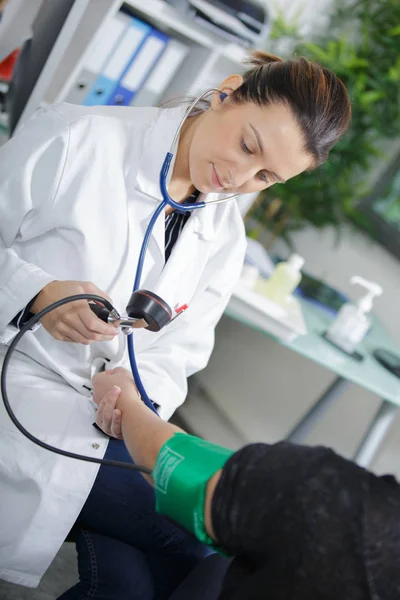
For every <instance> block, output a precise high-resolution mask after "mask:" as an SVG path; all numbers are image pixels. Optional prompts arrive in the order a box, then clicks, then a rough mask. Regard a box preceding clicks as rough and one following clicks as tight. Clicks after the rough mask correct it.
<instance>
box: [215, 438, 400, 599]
mask: <svg viewBox="0 0 400 600" xmlns="http://www.w3.org/2000/svg"><path fill="white" fill-rule="evenodd" d="M212 519H213V525H214V529H215V533H216V536H217V538H218V541H219V542H220V543H221V544H222V546H223V547H224V548H225V549H226V550H227V551H228V552H229V553H230V554H232V555H235V556H236V558H235V559H234V560H233V561H232V563H231V564H230V566H229V567H228V570H227V573H226V576H225V580H224V583H223V590H222V592H221V594H220V596H219V600H228V599H229V600H239V599H240V600H256V599H257V600H261V599H263V600H264V599H265V600H398V599H400V491H399V485H398V483H397V482H396V480H395V479H394V478H393V477H391V476H385V477H377V476H375V475H373V474H371V473H369V472H368V471H366V470H364V469H362V468H360V467H358V466H357V465H355V464H354V463H351V462H350V461H347V460H346V459H344V458H342V457H340V456H338V455H337V454H335V453H334V452H333V451H332V450H329V449H327V448H322V447H316V448H315V447H314V448H312V447H304V446H297V445H292V444H289V443H286V442H281V443H278V444H275V445H267V444H251V445H248V446H245V447H244V448H243V449H241V450H239V451H238V452H236V453H235V454H234V455H233V456H232V457H231V458H230V459H229V460H228V462H227V463H226V465H225V467H224V469H223V472H222V476H221V479H220V481H219V483H218V485H217V488H216V491H215V495H214V500H213V505H212ZM204 598H206V597H204ZM207 600H211V599H209V598H208V597H207Z"/></svg>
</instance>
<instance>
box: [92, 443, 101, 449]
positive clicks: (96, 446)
mask: <svg viewBox="0 0 400 600" xmlns="http://www.w3.org/2000/svg"><path fill="white" fill-rule="evenodd" d="M92 448H94V449H95V450H98V449H99V448H100V444H92Z"/></svg>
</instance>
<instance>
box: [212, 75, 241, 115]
mask: <svg viewBox="0 0 400 600" xmlns="http://www.w3.org/2000/svg"><path fill="white" fill-rule="evenodd" d="M242 83H243V77H242V76H241V75H230V76H229V77H227V79H225V80H224V81H223V82H222V83H221V84H220V85H219V86H218V89H219V90H220V91H219V92H215V94H214V95H213V97H212V100H211V107H212V108H214V109H216V108H218V107H220V106H221V104H222V103H223V102H224V100H225V99H226V98H227V97H228V96H230V94H232V92H234V91H235V90H236V89H237V88H238V87H239V86H241V85H242Z"/></svg>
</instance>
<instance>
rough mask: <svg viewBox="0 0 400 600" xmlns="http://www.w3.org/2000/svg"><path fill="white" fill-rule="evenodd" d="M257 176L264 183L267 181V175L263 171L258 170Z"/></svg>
mask: <svg viewBox="0 0 400 600" xmlns="http://www.w3.org/2000/svg"><path fill="white" fill-rule="evenodd" d="M258 178H259V179H261V181H263V182H264V183H269V177H268V175H267V174H266V172H265V171H259V173H258Z"/></svg>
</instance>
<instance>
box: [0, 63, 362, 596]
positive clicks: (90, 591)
mask: <svg viewBox="0 0 400 600" xmlns="http://www.w3.org/2000/svg"><path fill="white" fill-rule="evenodd" d="M225 94H226V96H225ZM209 99H210V104H209V107H208V108H207V109H205V110H199V111H197V112H195V113H194V114H193V115H192V116H191V117H190V118H188V119H187V120H186V122H185V125H184V127H183V129H182V131H181V135H180V138H179V146H178V150H177V152H176V160H175V163H174V165H173V169H172V176H171V177H170V180H169V185H168V191H169V193H170V195H171V196H172V197H173V198H174V199H175V200H177V201H179V202H184V201H185V200H187V199H188V198H189V197H190V198H191V197H192V196H193V194H194V195H195V197H196V195H198V194H201V195H202V196H201V197H202V199H203V198H204V200H205V201H208V200H210V199H213V198H215V197H217V196H216V195H217V194H228V195H231V194H232V193H235V194H236V193H237V194H241V193H249V192H257V191H261V190H262V189H265V188H266V187H269V186H271V185H273V184H274V183H275V182H284V181H286V180H287V179H289V178H291V177H294V176H296V175H298V174H300V173H302V172H303V171H306V170H308V169H312V168H314V167H316V166H318V165H319V164H320V163H321V162H322V161H324V160H325V159H326V158H327V156H328V152H329V150H330V149H331V147H332V146H333V145H334V144H335V143H336V141H337V140H338V139H339V138H340V136H341V135H342V134H343V133H344V131H345V130H346V128H347V126H348V123H349V120H350V101H349V98H348V95H347V92H346V90H345V88H344V86H343V84H342V83H341V82H340V81H339V80H338V79H337V78H336V77H335V75H334V74H333V73H331V72H329V71H327V70H326V69H323V68H322V67H320V66H319V65H315V64H312V63H310V62H308V61H307V60H306V59H297V60H289V61H281V60H280V59H278V58H276V57H272V56H269V55H264V54H262V53H257V54H256V55H255V56H254V60H253V63H252V66H251V69H250V70H249V71H248V72H247V73H246V74H245V75H244V78H242V77H241V76H239V75H233V76H230V77H228V78H227V79H226V80H225V81H224V82H222V83H221V85H220V92H215V93H214V94H212V95H211V96H210V98H209ZM184 111H185V108H175V109H156V108H126V109H125V108H118V107H90V108H88V107H82V106H72V105H67V104H64V105H60V106H56V107H52V108H49V109H46V110H42V111H38V113H37V114H36V116H35V117H34V118H33V119H31V120H30V121H29V122H28V123H27V124H26V125H25V126H24V127H23V128H22V129H21V130H20V131H19V132H18V133H17V135H16V136H15V137H14V138H12V139H11V140H10V141H9V142H8V143H7V144H6V145H5V146H4V147H2V148H1V150H0V243H1V245H0V335H1V341H2V344H3V345H2V346H0V355H1V356H4V354H5V352H6V346H7V343H8V342H9V340H10V339H11V338H12V337H13V336H14V335H15V333H16V327H18V326H20V324H21V323H23V322H24V320H26V318H27V316H29V313H30V312H33V313H35V312H38V311H40V310H41V309H43V308H44V307H46V306H47V305H49V304H50V303H52V302H54V301H56V300H58V299H60V298H63V297H66V296H69V295H71V294H79V293H82V292H86V293H98V294H100V295H102V296H105V297H110V298H111V299H112V302H113V304H114V306H115V307H116V308H117V309H119V310H120V311H121V312H122V311H123V310H124V307H125V306H126V303H127V301H128V299H129V297H130V293H131V289H132V283H133V276H134V272H135V269H136V264H137V260H138V254H139V250H140V246H141V242H142V239H143V235H144V231H145V229H146V226H147V224H148V222H149V219H150V216H151V214H152V213H153V211H154V209H155V208H156V206H157V204H158V203H159V202H160V200H161V195H160V191H159V185H158V178H159V172H160V169H161V165H162V162H163V160H164V157H165V155H166V153H167V152H168V150H169V148H170V145H171V142H172V139H173V137H174V135H175V131H176V129H177V127H178V125H179V123H180V121H181V119H182V116H183V114H184ZM203 195H204V196H203ZM191 201H193V199H191ZM244 247H245V236H244V228H243V222H242V219H241V216H240V213H239V210H238V208H237V205H236V203H235V201H232V200H231V201H229V202H226V203H224V204H214V205H211V206H209V207H207V208H205V209H204V210H203V209H201V210H198V211H193V213H192V214H191V215H190V217H189V218H187V219H185V218H184V217H180V216H179V215H178V213H176V214H175V213H173V214H171V213H170V211H167V214H166V219H165V222H163V221H162V220H161V219H159V220H158V222H157V224H156V226H155V229H154V233H153V235H152V237H151V240H150V245H149V252H148V255H147V257H146V261H145V265H144V271H143V278H142V287H145V288H147V289H150V290H153V291H154V292H156V293H157V294H158V295H159V296H161V297H162V298H164V299H165V300H166V301H167V302H168V304H169V305H170V306H172V307H176V306H179V305H182V304H185V303H186V304H188V305H189V308H188V310H187V311H186V312H185V313H184V314H183V315H181V316H180V317H179V318H178V319H176V320H174V321H173V322H172V324H170V325H168V326H167V327H166V328H165V329H163V330H161V331H160V332H159V333H149V332H147V331H145V330H144V329H140V330H138V331H137V332H136V333H135V347H136V352H137V357H138V366H139V371H140V373H141V376H142V379H143V383H144V386H145V388H146V390H147V393H148V395H149V397H150V398H151V399H152V400H153V402H154V403H155V404H156V405H157V407H158V412H159V414H160V416H161V417H162V418H163V419H168V418H169V417H170V416H171V414H172V413H173V412H174V410H175V409H176V408H177V406H179V405H180V404H181V403H182V402H183V401H184V398H185V394H186V379H187V377H188V376H189V375H191V374H192V373H194V372H196V371H197V370H199V369H201V368H203V367H204V366H205V365H206V363H207V360H208V357H209V355H210V352H211V349H212V345H213V333H214V327H215V325H216V323H217V321H218V320H219V318H220V316H221V314H222V312H223V310H224V308H225V306H226V304H227V302H228V299H229V296H230V293H231V291H232V288H233V286H234V284H235V282H236V280H237V279H238V276H239V274H240V270H241V265H242V261H243V255H244ZM121 337H122V334H120V335H118V334H117V331H116V330H115V329H114V328H113V326H112V325H108V324H105V323H103V322H102V321H100V320H99V319H98V318H97V317H96V316H95V315H94V314H93V313H92V311H91V310H90V308H89V307H88V304H87V302H86V301H82V302H74V303H71V304H69V305H65V306H62V307H60V308H59V309H57V310H55V311H53V312H51V313H50V314H49V315H47V316H46V317H44V318H43V319H42V327H40V328H39V329H38V330H37V331H36V332H32V333H30V334H28V335H26V336H25V337H24V340H23V342H22V343H21V345H20V346H19V352H17V353H16V355H15V358H14V359H13V361H12V364H11V365H10V371H9V374H10V375H9V386H8V387H9V396H10V398H11V399H12V401H13V407H14V410H15V411H16V414H17V416H18V417H19V419H20V420H21V421H22V423H23V425H24V426H25V427H26V428H27V429H28V430H30V431H31V432H32V433H33V434H34V435H36V436H37V437H39V438H41V439H43V440H45V441H46V442H48V443H50V444H52V445H54V446H58V447H61V448H63V449H66V450H70V451H74V452H78V453H81V454H89V455H92V456H95V457H99V458H100V457H102V456H104V455H105V456H106V457H107V458H109V459H123V457H124V456H125V458H126V460H128V459H129V457H128V455H127V453H126V449H125V446H124V445H123V443H122V442H121V441H119V440H116V439H112V440H109V439H108V438H107V437H106V436H105V435H104V434H103V433H102V432H100V431H97V430H96V429H94V428H93V426H92V424H93V421H94V419H95V416H94V409H93V406H92V403H91V401H90V397H91V385H92V384H91V378H92V376H93V374H94V373H95V372H97V371H99V370H101V369H102V368H103V367H104V366H105V365H106V364H107V365H109V366H117V365H128V361H127V356H126V352H125V344H124V340H123V339H122V340H121ZM106 429H107V432H109V429H111V433H112V432H113V431H114V432H115V431H116V429H118V423H116V424H115V423H112V422H111V423H110V424H109V425H108V426H107V428H106ZM0 465H1V466H0V497H1V504H2V509H1V511H0V577H1V578H3V579H6V580H8V581H13V582H16V583H20V584H22V585H26V586H32V587H34V586H36V585H38V583H39V581H40V578H41V576H42V575H43V573H44V572H45V570H46V569H47V567H48V565H49V564H50V562H51V560H52V559H53V557H54V556H55V554H56V552H57V551H58V549H59V547H60V545H61V544H62V542H63V540H64V539H65V537H66V536H67V534H68V532H69V531H70V529H71V528H72V526H73V525H74V524H75V526H76V529H77V530H78V538H77V548H78V558H79V568H80V577H81V584H79V585H78V586H77V588H76V589H75V590H73V591H71V594H70V595H69V596H68V598H81V597H82V596H83V595H84V594H85V593H86V594H87V595H88V596H89V597H92V598H102V599H107V600H108V599H109V600H112V599H114V598H118V600H124V598H130V597H131V593H132V592H131V591H128V590H132V589H136V590H137V595H136V597H137V598H143V599H145V598H153V597H157V598H163V597H167V596H168V593H169V591H170V590H172V589H173V588H174V587H175V586H176V585H177V583H178V582H179V580H180V579H181V578H182V577H184V576H185V575H186V573H187V571H188V570H189V569H190V568H192V566H193V565H194V563H195V562H196V560H197V559H198V558H199V557H201V556H204V552H205V550H204V549H203V548H202V547H201V546H200V545H197V544H196V543H194V542H193V541H192V539H191V538H188V537H186V535H185V534H183V533H182V532H181V531H180V530H177V529H175V528H174V527H172V525H170V523H169V522H168V521H166V520H163V518H162V517H160V516H158V515H156V514H155V513H154V508H153V506H154V502H153V501H152V497H151V494H152V490H151V488H150V486H148V484H147V483H146V482H145V481H144V479H143V478H142V477H141V476H140V475H137V476H136V477H132V472H130V471H125V470H121V469H120V470H117V469H109V468H108V469H107V468H100V470H99V469H98V468H97V467H96V466H95V465H93V464H89V463H77V462H75V461H72V460H69V459H67V458H64V457H60V456H57V455H55V454H49V453H47V452H45V451H44V450H42V449H41V448H38V447H34V446H32V445H31V444H30V442H28V441H27V440H25V439H24V438H23V437H22V436H21V435H20V434H19V432H17V431H16V429H15V428H14V426H13V425H12V423H11V421H10V420H9V419H8V417H7V416H6V414H5V413H4V412H2V413H1V414H0ZM145 486H148V487H145ZM96 535H97V537H96V538H95V536H96ZM110 556H114V557H115V560H114V561H110V560H109V557H110ZM135 565H136V569H135V568H134V567H135ZM144 573H148V578H147V580H146V581H147V582H148V583H146V584H144V587H143V589H142V590H141V589H140V587H139V586H140V583H141V582H143V581H144V580H145V579H146V578H145V577H144V575H143V574H144ZM116 580H118V581H119V582H120V587H119V588H118V589H116V588H115V586H114V582H115V581H116ZM121 586H122V587H121ZM133 586H135V587H133Z"/></svg>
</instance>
